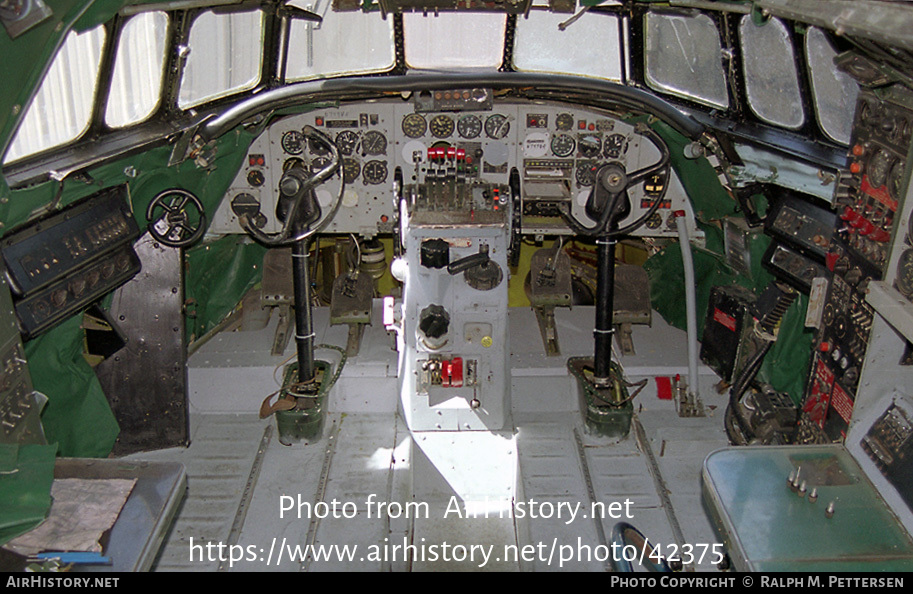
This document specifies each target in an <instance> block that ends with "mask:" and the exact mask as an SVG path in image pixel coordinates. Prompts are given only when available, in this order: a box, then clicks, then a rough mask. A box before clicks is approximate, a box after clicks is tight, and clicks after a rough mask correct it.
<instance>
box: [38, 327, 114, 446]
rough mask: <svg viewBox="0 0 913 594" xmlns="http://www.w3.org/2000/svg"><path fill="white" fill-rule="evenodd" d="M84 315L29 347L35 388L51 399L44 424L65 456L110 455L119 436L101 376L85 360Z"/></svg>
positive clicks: (50, 437)
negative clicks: (99, 377) (102, 385)
mask: <svg viewBox="0 0 913 594" xmlns="http://www.w3.org/2000/svg"><path fill="white" fill-rule="evenodd" d="M81 322H82V316H81V315H80V316H75V317H72V318H70V319H69V320H67V321H66V322H64V323H62V324H61V325H59V326H57V327H56V328H54V329H53V330H51V331H50V332H48V333H46V334H43V335H42V336H39V337H38V338H36V339H34V340H30V341H29V342H27V343H26V344H25V354H26V357H27V358H28V362H29V371H30V372H31V374H32V383H33V384H34V386H35V389H36V390H38V391H39V392H41V393H43V394H45V395H46V396H47V397H48V403H47V405H45V408H44V411H43V412H42V414H41V423H42V425H43V426H44V433H45V436H46V437H47V440H48V442H49V443H54V442H56V443H57V444H58V446H59V451H60V455H61V456H72V457H90V458H100V457H104V456H107V455H108V454H109V453H110V452H111V448H112V447H113V446H114V440H115V439H117V434H118V432H119V429H118V426H117V421H115V420H114V414H113V413H112V412H111V409H110V407H109V406H108V400H107V399H106V398H105V394H104V392H103V391H102V389H101V384H99V383H98V378H97V377H96V376H95V372H94V371H93V370H92V368H91V367H90V366H89V364H88V363H87V362H86V360H85V359H84V358H83V349H84V346H83V331H82V329H81V328H80V324H81Z"/></svg>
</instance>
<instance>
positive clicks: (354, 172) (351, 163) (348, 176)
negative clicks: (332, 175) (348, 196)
mask: <svg viewBox="0 0 913 594" xmlns="http://www.w3.org/2000/svg"><path fill="white" fill-rule="evenodd" d="M360 174H361V165H359V164H358V161H356V160H355V159H349V158H346V159H343V160H342V180H343V181H344V182H345V183H347V184H351V183H354V182H355V180H356V179H358V176H359V175H360Z"/></svg>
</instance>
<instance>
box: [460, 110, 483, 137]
mask: <svg viewBox="0 0 913 594" xmlns="http://www.w3.org/2000/svg"><path fill="white" fill-rule="evenodd" d="M457 132H459V134H460V136H462V137H463V138H475V137H476V136H478V135H479V134H481V133H482V120H480V119H479V116H477V115H472V114H470V115H464V116H463V117H461V118H460V120H459V121H458V122H457Z"/></svg>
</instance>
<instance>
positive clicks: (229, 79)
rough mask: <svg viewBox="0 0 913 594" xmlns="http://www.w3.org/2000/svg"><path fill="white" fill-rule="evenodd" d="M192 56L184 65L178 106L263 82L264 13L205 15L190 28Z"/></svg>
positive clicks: (220, 95) (183, 107)
mask: <svg viewBox="0 0 913 594" xmlns="http://www.w3.org/2000/svg"><path fill="white" fill-rule="evenodd" d="M187 46H188V47H189V48H190V55H189V56H188V57H187V62H186V64H185V65H184V74H183V77H182V78H181V90H180V93H179V95H178V107H180V108H181V109H187V108H189V107H193V106H195V105H199V104H201V103H205V102H207V101H211V100H212V99H217V98H218V97H224V96H225V95H229V94H231V93H233V92H236V91H242V90H245V89H250V88H253V87H254V86H255V85H256V84H257V82H258V81H259V80H260V65H261V62H262V57H263V13H261V12H260V11H253V12H239V13H231V14H214V13H212V12H204V13H203V14H201V15H200V16H199V17H197V19H196V20H195V21H194V23H193V26H192V27H191V29H190V38H189V40H188V43H187Z"/></svg>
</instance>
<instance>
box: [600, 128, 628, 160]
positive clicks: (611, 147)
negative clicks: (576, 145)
mask: <svg viewBox="0 0 913 594" xmlns="http://www.w3.org/2000/svg"><path fill="white" fill-rule="evenodd" d="M627 142H628V139H627V138H625V136H624V134H612V135H611V136H608V137H607V138H606V139H605V146H604V147H603V148H602V154H604V155H605V156H606V158H607V159H618V158H619V157H621V155H622V154H623V153H624V152H625V149H626V148H627Z"/></svg>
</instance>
